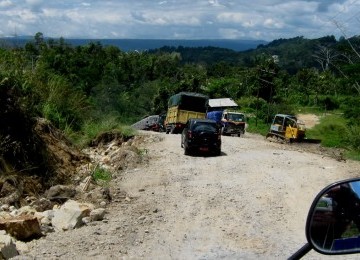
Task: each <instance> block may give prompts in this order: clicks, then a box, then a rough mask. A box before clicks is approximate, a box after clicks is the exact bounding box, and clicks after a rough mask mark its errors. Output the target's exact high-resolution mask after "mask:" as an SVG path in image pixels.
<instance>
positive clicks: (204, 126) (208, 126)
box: [193, 122, 217, 132]
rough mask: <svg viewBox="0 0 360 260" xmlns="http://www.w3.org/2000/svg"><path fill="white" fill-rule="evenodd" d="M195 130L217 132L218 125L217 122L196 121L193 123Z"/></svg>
mask: <svg viewBox="0 0 360 260" xmlns="http://www.w3.org/2000/svg"><path fill="white" fill-rule="evenodd" d="M193 130H194V131H203V132H216V131H217V127H216V124H213V123H204V122H201V123H195V124H194V125H193Z"/></svg>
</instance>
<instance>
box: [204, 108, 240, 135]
mask: <svg viewBox="0 0 360 260" xmlns="http://www.w3.org/2000/svg"><path fill="white" fill-rule="evenodd" d="M206 117H207V118H208V119H213V120H215V121H216V122H217V123H218V124H219V125H220V127H221V133H222V135H237V136H240V135H241V134H245V126H246V122H245V115H244V114H243V113H241V112H238V111H236V110H228V109H225V110H217V111H210V112H208V113H207V114H206Z"/></svg>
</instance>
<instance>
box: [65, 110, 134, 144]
mask: <svg viewBox="0 0 360 260" xmlns="http://www.w3.org/2000/svg"><path fill="white" fill-rule="evenodd" d="M114 129H117V130H119V131H120V132H121V133H122V135H123V136H124V137H130V136H134V135H135V130H134V129H133V128H132V127H130V126H126V125H122V124H121V123H120V121H119V119H118V118H116V117H114V116H109V117H107V118H104V119H103V120H97V121H96V120H89V121H86V122H85V123H84V124H83V125H82V127H81V131H79V132H72V131H69V135H70V136H69V138H70V139H71V140H72V141H73V142H75V143H76V144H77V145H79V146H80V147H84V146H86V145H88V144H89V143H90V142H91V141H92V140H93V139H94V138H95V137H96V136H98V135H99V134H100V133H103V132H108V131H111V130H114Z"/></svg>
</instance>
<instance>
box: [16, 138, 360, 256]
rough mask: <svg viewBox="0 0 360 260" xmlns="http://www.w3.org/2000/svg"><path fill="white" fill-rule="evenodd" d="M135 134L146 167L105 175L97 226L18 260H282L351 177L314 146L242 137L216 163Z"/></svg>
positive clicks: (356, 170) (39, 244) (353, 168)
mask: <svg viewBox="0 0 360 260" xmlns="http://www.w3.org/2000/svg"><path fill="white" fill-rule="evenodd" d="M141 134H142V135H144V140H145V142H143V143H141V144H139V145H140V150H141V151H142V154H143V156H144V158H146V160H144V161H145V163H143V164H139V165H138V166H136V168H132V169H127V170H124V171H119V172H117V173H116V174H115V175H114V180H113V181H112V183H111V186H110V191H111V194H112V197H113V201H112V203H111V204H110V206H109V207H108V208H107V212H108V214H107V215H106V220H104V221H103V222H99V223H92V224H91V225H88V226H85V227H83V228H81V229H77V230H71V231H67V232H64V233H58V232H57V233H51V234H49V235H48V236H47V237H45V238H41V239H39V240H34V241H32V242H30V243H28V244H27V246H28V252H27V253H26V254H25V255H23V256H22V257H23V258H24V259H26V257H28V258H29V259H32V258H33V257H38V258H53V259H55V258H56V259H79V258H82V259H85V258H92V259H111V258H116V259H219V258H222V259H256V258H260V259H286V258H287V257H289V256H290V255H291V254H292V253H294V252H295V251H296V250H297V249H299V248H300V247H301V246H302V245H303V244H304V243H305V241H306V239H305V234H304V227H305V219H306V215H307V211H308V209H309V207H310V204H311V202H312V199H313V198H314V197H315V195H316V194H317V193H318V192H319V191H320V189H322V188H323V187H324V186H325V185H327V184H329V183H331V182H334V181H338V180H341V179H346V178H350V177H358V176H359V175H360V164H359V163H358V162H352V161H338V160H336V159H334V158H333V157H330V156H328V155H327V154H324V153H322V151H321V149H320V147H319V146H317V145H315V147H313V148H312V149H313V150H312V151H311V152H309V150H308V149H307V148H305V149H304V147H302V146H301V145H300V146H298V145H296V144H294V145H293V144H291V145H289V144H279V143H271V142H269V141H267V140H265V139H264V138H263V137H261V136H258V135H252V134H248V133H247V134H245V135H244V136H243V137H241V138H238V137H223V146H222V155H221V156H217V157H210V156H185V155H184V154H183V150H182V149H181V147H180V135H166V134H164V133H149V132H143V133H141ZM353 257H354V259H355V258H356V257H355V256H353ZM319 258H320V259H321V258H322V256H320V255H319V254H317V253H316V252H311V253H310V254H308V255H307V256H306V257H305V259H319ZM339 258H341V257H339ZM334 259H337V257H334Z"/></svg>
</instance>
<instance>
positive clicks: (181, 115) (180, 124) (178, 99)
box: [165, 92, 209, 134]
mask: <svg viewBox="0 0 360 260" xmlns="http://www.w3.org/2000/svg"><path fill="white" fill-rule="evenodd" d="M208 101H209V97H208V96H206V95H203V94H199V93H193V92H180V93H177V94H175V95H173V96H171V97H170V98H169V101H168V110H167V114H166V118H165V131H166V133H167V134H168V133H172V134H177V133H181V132H182V130H183V129H184V126H185V124H186V122H187V120H188V119H190V118H206V110H207V106H208Z"/></svg>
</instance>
